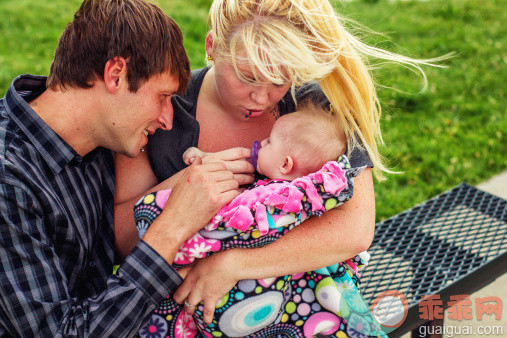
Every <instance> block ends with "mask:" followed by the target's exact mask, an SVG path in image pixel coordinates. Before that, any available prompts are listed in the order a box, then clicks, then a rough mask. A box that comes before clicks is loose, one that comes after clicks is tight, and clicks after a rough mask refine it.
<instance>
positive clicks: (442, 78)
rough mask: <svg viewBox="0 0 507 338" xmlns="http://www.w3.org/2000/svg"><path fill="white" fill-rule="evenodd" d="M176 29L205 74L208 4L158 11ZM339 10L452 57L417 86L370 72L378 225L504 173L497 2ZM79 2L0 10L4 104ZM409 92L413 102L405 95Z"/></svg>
mask: <svg viewBox="0 0 507 338" xmlns="http://www.w3.org/2000/svg"><path fill="white" fill-rule="evenodd" d="M158 3H159V4H160V5H161V7H162V8H163V9H164V10H166V12H167V13H168V14H169V15H171V16H172V17H173V18H174V19H175V20H176V21H177V22H178V23H179V24H180V26H181V27H182V30H183V33H184V36H185V47H186V48H187V51H188V54H189V58H190V61H191V64H192V67H193V68H197V67H202V66H203V65H204V37H205V35H206V30H207V25H206V15H207V11H208V8H209V4H210V1H209V0H192V1H188V0H186V1H183V0H163V1H162V0H161V1H159V2H158ZM334 3H335V5H336V8H337V9H338V10H339V11H340V12H341V13H343V14H346V15H347V16H348V17H350V18H352V19H355V20H357V21H359V22H360V23H362V24H364V25H365V26H367V27H369V28H372V29H373V30H375V31H378V32H382V33H386V34H387V37H386V36H374V35H366V36H364V37H363V38H364V40H365V41H367V42H369V43H372V44H375V45H377V46H380V47H383V48H388V49H390V50H393V51H396V52H399V53H403V54H406V55H410V56H413V57H419V58H429V57H435V56H439V55H443V54H446V53H449V52H453V51H454V52H456V53H457V55H456V57H454V58H452V59H449V60H447V61H446V62H445V63H444V64H445V65H447V66H448V68H446V69H439V68H425V71H426V74H427V75H428V81H429V87H428V90H427V91H426V92H425V93H422V94H417V92H418V91H419V89H420V88H421V83H422V82H421V78H420V77H418V76H417V75H415V74H413V73H411V72H409V71H407V70H405V69H403V68H401V67H396V66H386V67H384V68H382V69H381V70H379V71H375V73H374V75H375V79H376V81H377V82H378V83H380V84H382V85H385V86H388V87H393V88H398V89H399V90H400V91H401V92H397V91H393V90H391V89H383V88H380V89H379V96H380V99H381V102H382V104H383V107H384V115H383V120H382V129H383V133H384V139H385V143H386V146H385V147H383V148H382V153H383V154H384V155H385V156H386V157H387V159H388V161H389V163H390V165H391V167H392V168H393V169H395V170H398V171H401V172H403V173H402V174H398V175H389V177H388V178H389V179H388V180H387V181H385V182H382V183H378V184H376V186H375V190H376V196H377V198H376V200H377V218H378V219H379V220H380V219H383V218H386V217H389V216H391V215H393V214H395V213H398V212H400V211H402V210H404V209H407V208H410V207H412V206H413V205H415V204H418V203H420V202H422V201H424V200H426V199H428V198H429V197H432V196H434V195H436V194H438V193H440V192H443V191H445V190H447V189H450V188H451V187H453V186H455V185H456V184H458V183H459V182H462V181H467V182H469V183H471V184H477V183H479V182H481V181H484V180H486V179H488V178H490V177H491V176H493V175H494V174H496V173H499V172H501V171H503V170H506V169H507V156H506V154H507V142H506V140H505V135H504V134H505V132H506V131H507V118H506V109H505V104H506V100H505V87H506V85H505V74H507V72H506V62H507V53H506V49H505V43H506V36H507V31H506V28H505V27H506V26H505V24H503V23H504V22H507V14H506V11H505V10H504V7H505V6H504V3H503V1H502V0H489V1H482V0H447V1H437V0H434V1H413V2H411V1H401V2H393V1H387V0H385V1H382V0H379V1H356V2H343V3H340V2H337V1H335V2H334ZM79 4H80V1H79V0H53V1H40V2H37V1H28V0H2V1H1V2H0V13H2V20H0V96H3V94H4V93H5V91H6V89H7V88H8V86H9V84H10V82H11V81H12V79H13V78H14V77H15V76H16V75H18V74H21V73H36V74H42V75H47V73H48V71H49V66H50V64H51V59H52V56H53V53H54V50H55V48H56V44H57V42H58V37H59V35H60V33H61V31H62V29H63V28H64V27H65V25H66V23H67V22H68V21H69V20H71V19H72V15H73V13H74V12H75V10H77V8H78V7H79ZM405 92H408V93H411V94H407V93H405Z"/></svg>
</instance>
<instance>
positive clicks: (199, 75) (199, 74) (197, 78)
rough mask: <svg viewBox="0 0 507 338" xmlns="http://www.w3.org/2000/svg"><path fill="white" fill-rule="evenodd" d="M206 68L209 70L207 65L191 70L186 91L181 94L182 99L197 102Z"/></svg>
mask: <svg viewBox="0 0 507 338" xmlns="http://www.w3.org/2000/svg"><path fill="white" fill-rule="evenodd" d="M208 70H209V68H208V67H204V68H200V69H194V70H192V75H191V77H190V82H189V83H188V87H187V91H186V93H185V95H184V96H183V99H185V100H186V101H189V102H191V103H193V104H195V103H197V98H198V96H199V91H200V90H201V86H202V82H203V80H204V76H205V75H206V73H207V72H208Z"/></svg>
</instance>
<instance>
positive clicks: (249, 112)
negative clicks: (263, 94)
mask: <svg viewBox="0 0 507 338" xmlns="http://www.w3.org/2000/svg"><path fill="white" fill-rule="evenodd" d="M244 112H245V117H247V118H248V117H259V116H262V114H264V110H262V109H246V108H244Z"/></svg>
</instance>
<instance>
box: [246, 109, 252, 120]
mask: <svg viewBox="0 0 507 338" xmlns="http://www.w3.org/2000/svg"><path fill="white" fill-rule="evenodd" d="M250 116H252V111H251V110H249V111H248V114H245V118H249V117H250Z"/></svg>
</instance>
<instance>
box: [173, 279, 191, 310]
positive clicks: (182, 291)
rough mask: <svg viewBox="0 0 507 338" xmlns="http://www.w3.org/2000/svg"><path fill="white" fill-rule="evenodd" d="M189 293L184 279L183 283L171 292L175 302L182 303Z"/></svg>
mask: <svg viewBox="0 0 507 338" xmlns="http://www.w3.org/2000/svg"><path fill="white" fill-rule="evenodd" d="M187 273H188V272H187ZM189 293H190V288H187V283H185V281H183V283H182V284H181V285H180V286H179V287H178V289H177V290H176V291H175V292H174V293H173V299H174V301H175V302H176V303H178V304H183V302H184V301H185V299H186V298H187V297H188V294H189Z"/></svg>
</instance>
